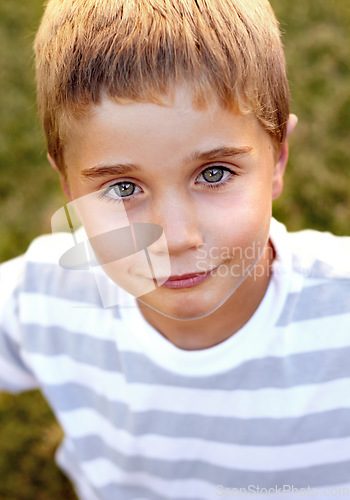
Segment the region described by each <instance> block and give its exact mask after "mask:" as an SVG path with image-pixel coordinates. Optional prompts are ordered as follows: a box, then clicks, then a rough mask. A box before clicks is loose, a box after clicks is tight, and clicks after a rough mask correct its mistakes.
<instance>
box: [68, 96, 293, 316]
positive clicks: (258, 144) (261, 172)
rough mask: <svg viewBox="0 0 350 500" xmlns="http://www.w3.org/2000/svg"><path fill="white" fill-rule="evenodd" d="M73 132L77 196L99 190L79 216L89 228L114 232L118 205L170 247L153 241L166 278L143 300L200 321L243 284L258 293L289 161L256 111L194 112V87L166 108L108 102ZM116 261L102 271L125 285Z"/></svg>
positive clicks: (71, 179) (72, 182) (72, 183)
mask: <svg viewBox="0 0 350 500" xmlns="http://www.w3.org/2000/svg"><path fill="white" fill-rule="evenodd" d="M67 135H68V137H67V140H66V146H65V162H66V165H67V172H68V184H69V189H70V193H71V196H72V198H74V199H75V198H80V197H83V196H85V195H88V194H90V193H94V192H96V191H99V192H100V193H102V196H99V197H98V198H96V197H95V198H94V199H95V201H94V205H91V211H90V212H89V210H87V212H86V213H85V214H84V215H83V217H82V218H83V219H84V224H85V225H86V227H87V233H88V234H89V231H90V233H91V234H92V236H93V235H94V234H102V233H103V232H104V231H105V232H108V231H110V230H111V229H113V219H114V220H115V221H117V219H118V217H119V215H118V214H120V213H121V212H122V211H121V209H120V207H121V206H123V208H124V214H125V213H126V215H127V219H128V221H129V223H130V224H131V223H153V224H157V225H159V226H161V228H163V230H164V235H165V238H166V244H167V248H166V246H165V247H164V242H163V245H158V247H157V245H156V244H155V245H154V247H153V249H152V252H153V258H154V259H156V260H157V259H158V260H159V262H160V263H161V261H162V258H163V259H164V256H165V254H167V255H166V256H167V257H169V261H170V272H168V275H169V274H170V278H169V279H168V280H167V281H166V282H165V283H164V284H163V285H162V286H160V287H157V288H156V289H155V290H154V291H152V292H150V293H145V294H144V295H143V296H142V297H140V300H141V301H142V302H143V303H145V304H146V305H148V306H150V307H151V308H153V309H155V310H157V311H159V312H161V313H162V314H164V315H166V316H169V317H172V318H178V319H195V318H200V317H203V316H206V315H208V314H210V313H211V312H213V311H214V310H216V309H217V308H218V307H219V306H220V305H221V304H223V302H225V301H226V300H227V299H229V300H234V297H235V296H234V295H232V294H233V292H234V291H236V290H237V289H238V290H239V286H240V285H241V284H242V282H243V281H244V280H248V281H249V280H250V281H251V283H252V285H253V286H252V290H254V283H255V281H257V280H259V279H261V273H266V271H267V269H263V267H264V264H261V262H263V259H261V256H262V253H263V251H264V249H265V247H266V245H267V242H268V235H269V226H270V218H271V203H272V199H273V198H276V197H277V196H278V195H279V194H280V192H281V189H282V177H283V170H284V162H283V161H278V160H276V158H275V156H276V155H275V151H274V147H273V144H272V141H271V138H270V137H269V136H268V134H267V133H266V132H265V131H264V130H263V129H262V128H261V126H260V125H259V124H258V122H257V121H256V119H255V118H254V117H253V116H250V115H237V114H234V113H232V112H229V111H224V110H222V109H221V108H220V107H219V106H218V105H217V104H216V103H215V102H212V104H211V105H210V106H209V107H208V108H207V109H206V110H202V111H198V110H195V109H194V108H193V106H192V96H191V93H190V92H189V91H187V90H185V89H179V90H178V92H177V93H176V97H175V101H174V104H173V105H171V106H169V107H166V106H159V105H156V104H152V103H132V104H130V105H119V104H116V103H114V102H112V101H111V100H109V99H107V98H106V99H105V100H103V102H102V103H101V105H98V106H95V107H94V108H93V109H92V113H91V114H89V116H86V117H84V118H80V119H79V120H76V121H75V122H73V124H72V127H71V130H70V131H69V134H67ZM88 198H89V197H87V199H88ZM122 225H123V224H121V225H119V227H121V226H122ZM115 266H116V267H115ZM115 266H114V267H113V265H112V264H107V265H105V266H103V267H104V269H105V271H106V272H107V274H109V275H110V277H112V279H114V280H115V281H117V282H118V281H119V279H118V274H120V276H121V278H120V281H121V282H123V278H122V274H123V272H124V273H125V272H126V267H125V266H121V267H118V263H116V264H115ZM259 266H261V267H259ZM160 267H161V264H160ZM131 268H132V266H131V267H130V268H129V270H128V271H127V272H133V271H132V270H131ZM164 269H165V268H164ZM164 272H165V271H164ZM159 274H161V272H159V273H158V276H156V277H157V278H162V276H160V275H159ZM168 275H167V276H168ZM167 276H165V277H164V279H166V278H167ZM142 278H143V279H150V278H152V277H149V276H148V277H146V276H143V277H142ZM164 279H163V281H164ZM139 295H140V294H139Z"/></svg>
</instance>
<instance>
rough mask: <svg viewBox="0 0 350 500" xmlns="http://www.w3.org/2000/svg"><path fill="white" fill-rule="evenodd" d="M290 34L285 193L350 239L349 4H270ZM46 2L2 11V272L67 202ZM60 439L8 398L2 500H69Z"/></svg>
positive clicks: (310, 218) (318, 0)
mask: <svg viewBox="0 0 350 500" xmlns="http://www.w3.org/2000/svg"><path fill="white" fill-rule="evenodd" d="M271 4H272V6H273V8H274V9H275V12H276V14H277V17H278V19H279V20H280V23H281V29H282V31H283V40H284V45H285V51H286V57H287V63H288V76H289V81H290V86H291V92H292V112H293V113H296V114H297V115H298V116H299V124H298V127H297V129H296V130H295V132H294V134H293V136H292V137H291V139H290V141H289V143H290V161H289V164H288V168H287V172H286V177H285V189H284V192H283V194H282V197H281V198H280V199H279V200H277V201H276V202H275V205H274V215H275V216H276V217H277V218H278V219H279V220H280V221H282V222H284V223H285V224H286V225H287V226H288V228H289V230H291V231H295V230H299V229H302V228H306V227H313V228H315V229H319V230H321V231H331V232H333V233H336V234H339V235H341V234H348V235H349V234H350V224H349V223H350V52H349V47H350V2H349V0H293V1H290V0H271ZM42 11H43V2H42V0H31V1H30V2H27V1H25V0H17V1H16V2H11V1H6V0H1V1H0V61H1V71H0V89H1V92H0V213H1V216H0V262H1V261H4V260H7V259H10V258H12V257H15V256H17V255H19V254H20V253H22V252H24V251H25V249H26V248H27V246H28V244H29V243H30V241H31V240H32V239H33V238H34V237H35V236H37V235H39V234H42V233H44V232H50V218H51V215H52V214H53V212H54V211H55V210H57V209H58V208H59V207H60V206H61V205H62V204H63V203H64V197H63V195H62V193H61V189H60V185H59V182H58V179H57V178H56V174H55V173H54V172H53V170H52V169H51V168H50V167H49V165H48V162H47V160H46V151H45V141H44V138H43V135H42V132H41V130H40V126H39V123H38V118H37V111H36V102H35V84H34V69H33V66H34V64H33V57H32V43H33V38H34V35H35V31H36V29H37V26H38V24H39V20H40V17H41V15H42ZM61 437H62V435H61V430H60V428H59V426H58V424H57V423H56V422H55V419H54V417H53V416H52V414H51V411H50V409H49V408H48V406H47V405H46V403H45V402H44V400H43V398H42V397H41V395H40V393H38V392H29V393H26V394H22V395H19V396H14V395H9V394H0V448H1V453H0V500H33V499H35V500H46V499H50V500H56V499H57V500H58V499H63V498H64V499H65V500H70V499H73V498H75V497H74V494H73V492H72V490H71V488H70V485H69V483H68V481H67V480H66V479H65V478H64V477H63V475H62V474H61V473H60V472H59V470H58V469H57V468H56V466H55V464H54V460H53V457H54V453H55V449H56V447H57V445H58V443H59V441H60V439H61Z"/></svg>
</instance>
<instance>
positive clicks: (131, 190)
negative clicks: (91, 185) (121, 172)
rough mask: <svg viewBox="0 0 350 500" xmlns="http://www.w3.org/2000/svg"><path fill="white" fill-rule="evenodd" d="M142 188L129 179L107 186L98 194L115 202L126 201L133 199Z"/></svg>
mask: <svg viewBox="0 0 350 500" xmlns="http://www.w3.org/2000/svg"><path fill="white" fill-rule="evenodd" d="M141 192H142V189H141V188H140V187H139V186H138V185H137V184H135V183H134V182H131V181H120V182H116V183H115V184H112V185H111V186H108V187H107V188H106V189H105V190H104V191H103V192H102V193H101V194H100V195H99V197H100V198H101V199H106V200H107V201H115V202H121V201H124V202H127V201H131V200H133V199H134V195H137V194H138V193H141Z"/></svg>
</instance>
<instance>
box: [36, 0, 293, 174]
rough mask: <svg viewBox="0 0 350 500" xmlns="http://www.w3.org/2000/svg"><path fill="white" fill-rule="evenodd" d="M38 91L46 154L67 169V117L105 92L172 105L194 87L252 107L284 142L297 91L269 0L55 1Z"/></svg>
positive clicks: (41, 37)
mask: <svg viewBox="0 0 350 500" xmlns="http://www.w3.org/2000/svg"><path fill="white" fill-rule="evenodd" d="M35 52H36V70H37V94H38V104H39V112H40V116H41V120H42V123H43V127H44V131H45V134H46V138H47V146H48V151H49V153H50V155H51V156H52V158H53V159H54V160H55V161H56V164H57V166H58V168H59V169H60V170H61V171H62V172H64V160H63V149H64V139H63V137H64V133H63V132H64V130H63V129H64V127H63V123H64V122H65V120H64V118H67V117H68V118H69V117H72V116H73V117H74V116H79V115H80V114H81V113H85V112H87V111H88V110H89V108H90V107H91V105H92V104H98V103H99V102H100V99H101V97H102V95H107V96H109V97H111V98H112V99H113V100H115V101H116V102H118V103H127V102H130V101H138V102H154V103H158V104H164V103H165V102H166V101H165V97H166V96H169V95H172V92H173V91H174V89H175V87H176V86H177V85H181V84H186V85H188V86H189V87H190V89H191V90H192V92H193V103H194V106H197V107H205V106H206V105H207V103H208V101H209V99H211V98H212V97H213V96H215V97H216V98H217V100H218V101H219V103H220V104H221V105H222V106H223V107H224V108H226V109H227V108H229V109H233V110H235V111H237V112H252V113H254V115H255V116H256V118H257V119H258V121H259V122H260V124H261V125H262V127H263V128H264V129H265V130H266V131H267V132H268V133H269V134H270V135H271V136H272V137H273V139H274V140H275V143H276V144H277V147H278V145H280V144H282V143H283V141H284V140H285V137H286V124H287V120H288V115H289V100H290V97H289V88H288V82H287V77H286V70H285V58H284V52H283V47H282V43H281V40H280V32H279V28H278V23H277V20H276V18H275V15H274V13H273V11H272V8H271V6H270V4H269V3H268V1H267V0H49V2H48V4H47V8H46V11H45V13H44V16H43V19H42V22H41V25H40V28H39V30H38V33H37V36H36V39H35Z"/></svg>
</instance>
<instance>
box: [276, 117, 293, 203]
mask: <svg viewBox="0 0 350 500" xmlns="http://www.w3.org/2000/svg"><path fill="white" fill-rule="evenodd" d="M297 123H298V117H297V116H296V115H289V119H288V123H287V135H286V140H285V141H284V143H283V144H282V147H281V151H280V156H279V158H278V160H277V163H276V165H275V169H274V172H273V179H272V199H273V200H275V199H276V198H278V197H279V196H280V194H281V193H282V190H283V175H284V171H285V169H286V165H287V161H288V155H289V149H288V142H287V139H288V137H289V136H290V135H291V133H292V132H293V130H294V129H295V127H296V125H297Z"/></svg>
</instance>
